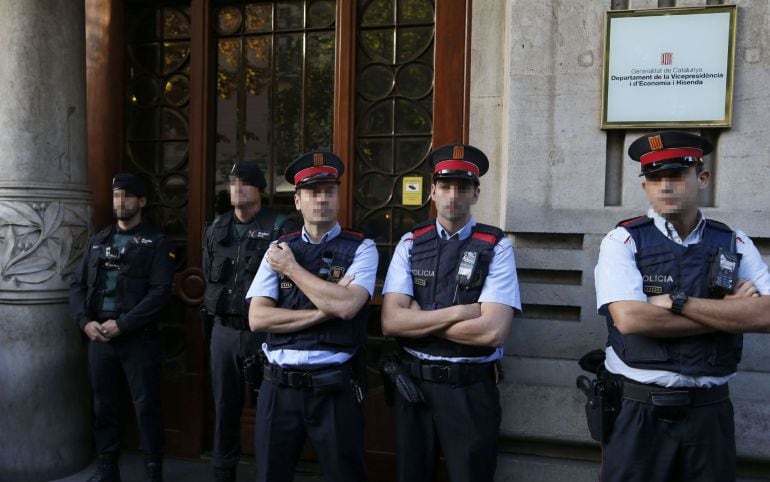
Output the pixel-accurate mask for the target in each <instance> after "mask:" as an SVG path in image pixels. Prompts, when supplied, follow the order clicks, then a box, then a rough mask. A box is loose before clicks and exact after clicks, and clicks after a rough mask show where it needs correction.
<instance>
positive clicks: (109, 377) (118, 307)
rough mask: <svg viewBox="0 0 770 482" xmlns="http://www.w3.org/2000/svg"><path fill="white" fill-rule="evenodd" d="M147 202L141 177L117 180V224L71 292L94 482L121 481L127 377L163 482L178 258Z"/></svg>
mask: <svg viewBox="0 0 770 482" xmlns="http://www.w3.org/2000/svg"><path fill="white" fill-rule="evenodd" d="M146 204H147V197H146V194H145V188H144V184H143V183H142V181H141V180H140V179H139V178H138V177H136V176H135V175H133V174H127V173H120V174H116V175H115V177H114V178H113V181H112V206H113V211H114V213H115V218H116V219H117V224H116V225H113V226H111V227H109V228H107V229H105V230H103V231H101V232H99V233H97V234H96V235H95V236H93V237H92V238H91V239H90V240H89V241H88V244H87V245H86V251H85V254H84V255H83V260H82V262H81V264H80V267H79V268H78V269H77V270H76V271H75V273H74V275H73V281H72V285H71V288H70V316H71V317H72V319H73V320H74V321H75V322H76V323H77V324H78V326H79V327H80V329H81V330H82V331H83V333H85V335H86V336H87V337H88V368H89V373H90V378H91V387H92V390H93V397H94V442H95V443H96V451H97V455H98V461H97V468H96V473H95V474H94V475H93V476H92V477H91V478H90V479H89V481H92V482H97V481H119V480H120V473H119V469H118V456H119V454H120V438H121V435H120V433H121V422H120V412H121V403H120V393H121V389H120V385H119V383H120V382H119V380H121V379H122V378H123V375H125V378H126V379H127V380H128V385H129V388H130V390H131V397H132V399H133V401H134V409H135V410H136V418H137V421H138V424H139V435H140V440H141V446H142V451H143V452H144V456H145V480H148V481H161V480H162V479H163V473H162V471H163V448H164V441H163V420H162V416H161V406H160V363H161V353H160V343H159V339H158V329H157V318H158V314H159V313H160V311H161V309H163V307H164V306H165V305H166V303H167V302H168V300H169V296H170V294H171V284H172V277H173V274H174V252H173V248H172V246H171V243H170V242H169V241H168V239H166V237H165V236H164V235H163V234H162V233H161V232H160V231H158V230H157V229H156V228H155V227H153V226H152V225H150V224H149V223H148V222H146V221H144V220H143V219H142V208H143V207H144V206H145V205H146Z"/></svg>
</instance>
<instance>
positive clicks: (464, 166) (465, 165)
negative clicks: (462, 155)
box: [433, 159, 479, 177]
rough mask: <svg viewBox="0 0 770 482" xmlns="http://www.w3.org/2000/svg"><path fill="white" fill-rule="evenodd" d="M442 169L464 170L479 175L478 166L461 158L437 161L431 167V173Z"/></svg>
mask: <svg viewBox="0 0 770 482" xmlns="http://www.w3.org/2000/svg"><path fill="white" fill-rule="evenodd" d="M443 171H466V172H470V173H471V174H473V175H474V176H476V177H479V166H477V165H476V164H474V163H472V162H468V161H463V160H461V159H447V160H446V161H441V162H437V163H436V166H435V167H434V168H433V173H434V174H436V173H439V172H443Z"/></svg>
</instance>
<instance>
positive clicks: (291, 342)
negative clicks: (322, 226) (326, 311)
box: [267, 229, 369, 353]
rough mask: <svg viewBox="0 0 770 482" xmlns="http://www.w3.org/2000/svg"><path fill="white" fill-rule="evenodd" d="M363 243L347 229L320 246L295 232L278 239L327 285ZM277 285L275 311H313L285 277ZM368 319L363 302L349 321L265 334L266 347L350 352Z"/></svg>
mask: <svg viewBox="0 0 770 482" xmlns="http://www.w3.org/2000/svg"><path fill="white" fill-rule="evenodd" d="M363 240H364V235H363V234H362V233H359V232H357V231H351V230H347V229H343V230H342V232H340V234H339V235H338V236H336V237H335V238H334V239H332V240H330V241H327V242H324V243H320V244H312V243H308V242H306V241H304V240H303V239H302V237H301V235H300V233H299V232H296V233H291V234H287V235H286V236H283V237H281V241H286V242H287V243H288V244H289V248H291V250H292V252H293V253H294V258H295V259H296V260H297V263H299V264H300V266H302V267H303V268H305V269H306V270H308V271H309V272H311V273H315V274H316V275H318V276H319V277H321V278H323V279H325V280H327V281H331V282H337V281H339V280H340V279H342V277H343V276H345V273H346V272H347V270H348V268H349V267H350V265H351V263H352V262H353V258H354V256H355V254H356V250H357V249H358V246H359V245H360V244H361V242H363ZM279 282H280V286H279V290H278V301H277V302H276V306H277V307H278V308H289V309H299V310H302V309H314V308H315V305H314V304H313V303H312V302H311V301H310V300H309V299H308V298H307V296H305V294H304V293H303V292H302V291H301V290H300V289H299V288H297V286H296V285H295V284H294V283H293V282H292V281H291V280H290V279H289V278H284V277H281V278H280V280H279ZM368 318H369V304H368V303H366V304H365V305H364V307H363V308H361V311H359V312H358V314H356V316H355V317H353V319H351V320H343V319H340V318H335V319H331V320H327V321H325V322H323V323H319V324H317V325H315V326H311V327H309V328H305V329H304V330H300V331H295V332H293V333H269V334H268V335H267V344H268V346H269V347H270V349H271V350H273V349H276V348H281V349H292V350H328V351H334V352H347V353H353V352H354V351H356V349H357V348H358V347H359V346H361V345H363V344H364V343H365V342H366V325H367V320H368Z"/></svg>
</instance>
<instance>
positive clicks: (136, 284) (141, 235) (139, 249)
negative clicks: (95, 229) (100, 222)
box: [86, 222, 163, 316]
mask: <svg viewBox="0 0 770 482" xmlns="http://www.w3.org/2000/svg"><path fill="white" fill-rule="evenodd" d="M116 229H117V228H115V226H112V227H110V228H107V229H105V230H103V231H101V232H100V233H98V234H97V235H96V236H94V238H93V241H92V244H91V247H90V250H91V252H90V253H89V254H88V274H87V277H86V284H87V291H86V303H87V306H88V309H89V312H90V313H91V314H93V315H96V316H98V314H99V313H100V310H101V306H102V300H103V298H104V296H111V297H114V298H115V299H116V302H117V303H116V311H115V313H120V314H122V313H128V312H129V311H130V310H131V308H133V307H134V306H135V305H137V304H139V302H140V301H142V299H143V298H144V297H145V295H146V294H147V290H148V289H149V279H150V275H151V271H152V261H153V258H154V257H155V249H156V248H157V246H158V243H159V242H160V241H161V239H162V238H163V234H162V233H161V232H160V231H158V230H156V229H155V228H153V227H151V226H150V225H149V224H146V223H144V222H143V223H142V224H140V225H139V227H138V228H136V229H134V230H132V231H131V234H130V235H131V239H130V240H129V241H128V243H127V244H126V245H125V247H123V248H122V249H119V250H115V249H113V248H112V247H111V246H110V243H111V241H112V236H113V234H114V232H115V230H116ZM108 249H109V250H110V251H108ZM97 251H98V252H97ZM114 251H117V253H116V252H114ZM108 270H115V271H117V279H116V281H115V288H114V293H106V292H105V288H106V285H107V271H108Z"/></svg>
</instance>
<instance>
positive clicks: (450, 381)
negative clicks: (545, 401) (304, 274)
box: [382, 144, 521, 482]
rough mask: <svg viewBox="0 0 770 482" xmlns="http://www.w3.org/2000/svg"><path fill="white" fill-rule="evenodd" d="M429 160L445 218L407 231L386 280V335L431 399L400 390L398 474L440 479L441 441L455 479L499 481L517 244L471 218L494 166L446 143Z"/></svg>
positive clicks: (436, 197) (516, 301)
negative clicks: (503, 373)
mask: <svg viewBox="0 0 770 482" xmlns="http://www.w3.org/2000/svg"><path fill="white" fill-rule="evenodd" d="M430 161H431V162H432V165H433V180H432V183H431V199H432V200H433V202H434V203H435V206H436V213H437V219H435V220H430V221H427V222H424V223H422V224H418V225H417V226H416V227H415V228H414V229H413V230H412V231H411V232H408V233H406V234H405V235H404V236H403V237H402V238H401V240H400V242H399V243H398V246H397V247H396V249H395V252H394V253H393V259H392V261H391V263H390V267H389V268H388V274H387V277H386V278H385V286H384V287H383V294H384V295H385V297H384V301H383V305H382V330H383V333H385V334H386V335H392V336H396V337H397V341H398V343H399V344H400V346H401V347H402V348H403V349H404V350H405V352H406V353H405V355H404V356H405V358H406V360H405V369H406V371H407V372H408V374H409V375H411V377H412V379H413V381H414V383H415V384H416V386H417V387H418V389H419V391H420V392H422V397H423V398H424V402H423V403H415V402H410V401H409V400H407V399H406V398H405V397H404V396H402V395H401V394H397V395H396V399H395V413H396V458H397V472H398V480H399V481H402V482H404V481H414V482H417V481H426V480H433V474H434V471H435V467H434V461H435V460H436V455H437V449H438V447H437V446H436V440H438V445H439V446H440V448H441V450H442V451H443V453H444V456H445V458H446V462H447V466H448V469H449V476H450V479H451V480H452V481H453V482H461V481H473V482H479V481H491V480H492V479H493V477H494V473H495V468H496V465H497V436H498V431H499V426H500V418H501V408H500V396H499V392H498V390H497V386H496V384H497V382H498V381H499V375H500V371H499V361H500V358H501V357H502V355H503V349H502V345H503V343H504V341H505V339H506V338H507V336H508V333H509V331H510V327H511V322H512V320H513V316H514V311H517V310H520V309H521V302H520V300H519V287H518V279H517V277H516V263H515V260H514V254H513V247H512V245H511V243H510V241H509V240H508V239H507V238H506V237H505V236H504V235H503V232H502V231H501V230H500V229H499V228H496V227H493V226H488V225H485V224H481V223H477V222H476V220H475V219H474V218H473V217H472V215H471V206H473V205H474V204H476V202H477V201H478V199H479V194H480V188H479V177H481V176H482V175H484V173H486V171H487V169H488V167H489V162H488V160H487V157H486V156H485V155H484V153H483V152H481V151H480V150H479V149H477V148H475V147H473V146H469V145H463V144H454V145H447V146H442V147H439V148H437V149H435V150H434V151H433V152H431V154H430Z"/></svg>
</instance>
